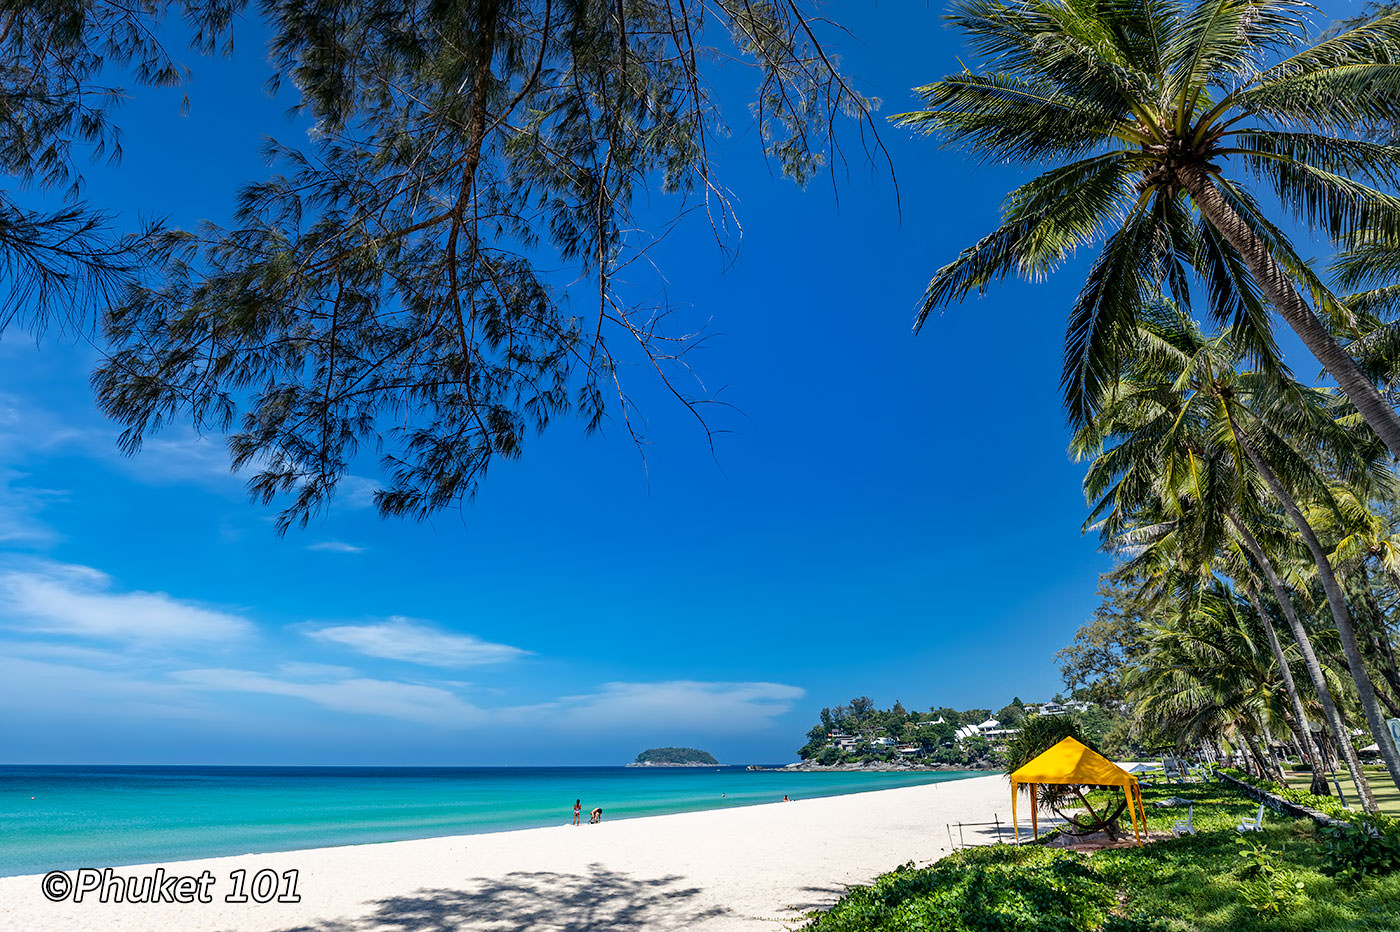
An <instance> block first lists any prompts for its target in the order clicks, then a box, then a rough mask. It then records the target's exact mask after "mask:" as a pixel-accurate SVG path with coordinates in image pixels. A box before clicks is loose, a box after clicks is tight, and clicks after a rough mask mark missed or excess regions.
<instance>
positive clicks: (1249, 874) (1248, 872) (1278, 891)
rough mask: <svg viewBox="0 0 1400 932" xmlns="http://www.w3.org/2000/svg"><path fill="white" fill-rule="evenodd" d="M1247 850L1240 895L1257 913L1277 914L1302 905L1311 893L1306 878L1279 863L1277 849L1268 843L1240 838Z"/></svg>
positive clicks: (1242, 856)
mask: <svg viewBox="0 0 1400 932" xmlns="http://www.w3.org/2000/svg"><path fill="white" fill-rule="evenodd" d="M1235 844H1237V845H1239V846H1240V847H1241V848H1242V849H1243V850H1241V851H1240V857H1241V858H1244V860H1245V862H1246V863H1245V866H1244V868H1243V869H1242V870H1241V871H1240V878H1241V883H1240V896H1241V897H1242V898H1243V899H1244V901H1245V903H1246V904H1248V906H1249V908H1250V909H1252V910H1254V911H1255V912H1256V913H1263V914H1265V915H1276V914H1279V913H1284V912H1288V911H1289V910H1291V909H1294V908H1295V907H1297V906H1299V905H1300V904H1301V903H1302V902H1303V900H1305V899H1307V896H1306V895H1305V894H1304V893H1303V882H1302V881H1301V880H1297V879H1296V878H1294V877H1293V875H1292V874H1290V873H1289V872H1288V871H1286V870H1284V869H1283V868H1282V867H1280V866H1279V863H1278V859H1277V858H1276V857H1275V856H1274V852H1273V850H1272V849H1271V848H1270V847H1269V846H1268V845H1265V844H1259V843H1257V842H1248V841H1245V840H1244V839H1243V838H1236V839H1235Z"/></svg>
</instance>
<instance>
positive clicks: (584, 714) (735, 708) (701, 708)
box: [511, 680, 806, 734]
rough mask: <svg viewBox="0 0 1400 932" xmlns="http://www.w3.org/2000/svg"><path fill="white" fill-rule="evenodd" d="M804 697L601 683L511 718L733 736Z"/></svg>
mask: <svg viewBox="0 0 1400 932" xmlns="http://www.w3.org/2000/svg"><path fill="white" fill-rule="evenodd" d="M805 695H806V691H805V690H803V689H801V688H800V687H797V686H788V685H785V684H783V683H725V682H698V681H695V680H671V681H668V682H658V683H604V684H603V686H602V687H601V689H600V690H599V691H598V692H596V693H588V694H585V695H578V696H564V697H562V698H560V699H558V700H555V701H554V702H547V703H542V704H540V705H535V706H528V707H524V708H518V709H513V710H511V714H512V715H514V716H519V717H520V718H522V719H528V718H537V717H538V718H541V719H543V720H546V721H548V722H549V724H550V725H552V726H554V727H565V728H567V729H569V730H571V731H577V730H584V731H615V730H619V729H635V730H645V729H656V728H666V729H671V730H675V731H691V732H709V733H714V734H736V733H741V732H753V731H761V730H763V729H765V728H767V727H769V726H770V725H772V723H773V719H775V718H777V717H778V716H780V715H783V714H785V713H787V712H789V711H791V709H792V704H793V702H795V701H796V700H798V699H801V698H802V697H803V696H805Z"/></svg>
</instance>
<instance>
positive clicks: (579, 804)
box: [573, 799, 583, 825]
mask: <svg viewBox="0 0 1400 932" xmlns="http://www.w3.org/2000/svg"><path fill="white" fill-rule="evenodd" d="M580 812H583V800H581V799H576V800H574V822H573V824H574V825H578V816H579V813H580Z"/></svg>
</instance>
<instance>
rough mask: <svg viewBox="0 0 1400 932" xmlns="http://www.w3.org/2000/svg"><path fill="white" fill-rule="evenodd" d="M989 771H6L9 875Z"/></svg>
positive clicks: (2, 780)
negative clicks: (579, 807) (578, 805)
mask: <svg viewBox="0 0 1400 932" xmlns="http://www.w3.org/2000/svg"><path fill="white" fill-rule="evenodd" d="M977 775H978V774H976V773H964V772H947V773H774V772H764V771H760V772H749V771H746V770H744V768H742V767H720V768H714V767H709V768H704V769H689V768H687V769H655V770H653V769H642V768H625V767H421V768H420V767H383V768H376V767H40V766H5V767H0V876H12V875H15V874H31V873H41V872H45V871H49V870H67V869H73V868H78V867H108V866H120V865H124V864H141V863H146V862H150V861H171V860H182V859H186V858H197V857H217V856H221V855H234V854H252V853H262V852H267V851H287V850H292V849H296V848H315V847H324V846H328V845H350V844H361V843H364V842H376V841H399V840H403V839H408V838H430V837H433V836H438V835H457V834H468V833H472V832H492V831H501V830H504V829H515V828H532V827H536V826H546V825H559V824H563V823H565V822H567V821H568V820H569V818H570V816H571V815H572V809H573V803H574V800H575V799H582V800H583V809H584V815H585V818H586V817H587V813H588V810H590V809H592V808H593V807H594V806H602V807H603V810H604V818H606V819H608V820H612V819H625V818H635V817H637V816H648V815H661V814H665V813H671V812H691V811H694V810H699V809H720V808H726V807H730V806H751V805H755V804H758V803H768V802H776V801H777V800H780V799H782V798H783V794H788V795H790V796H791V797H792V798H793V799H804V798H810V797H813V796H837V795H841V794H844V793H859V792H862V791H865V790H879V789H887V788H890V787H897V786H914V785H917V784H923V783H937V782H941V781H946V780H958V779H963V778H966V777H971V776H977Z"/></svg>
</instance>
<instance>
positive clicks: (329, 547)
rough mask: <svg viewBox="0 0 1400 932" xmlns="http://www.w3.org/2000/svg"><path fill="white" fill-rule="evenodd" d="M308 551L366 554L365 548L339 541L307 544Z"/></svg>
mask: <svg viewBox="0 0 1400 932" xmlns="http://www.w3.org/2000/svg"><path fill="white" fill-rule="evenodd" d="M306 549H307V550H324V551H327V552H328V553H364V552H365V548H363V547H358V546H356V545H355V544H347V543H345V542H344V541H339V540H322V541H317V542H316V543H314V544H307V545H306Z"/></svg>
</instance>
